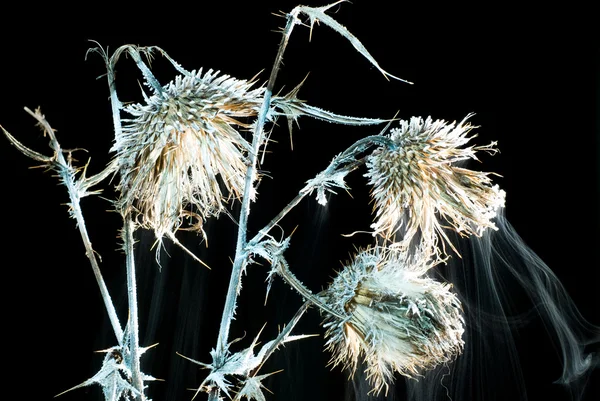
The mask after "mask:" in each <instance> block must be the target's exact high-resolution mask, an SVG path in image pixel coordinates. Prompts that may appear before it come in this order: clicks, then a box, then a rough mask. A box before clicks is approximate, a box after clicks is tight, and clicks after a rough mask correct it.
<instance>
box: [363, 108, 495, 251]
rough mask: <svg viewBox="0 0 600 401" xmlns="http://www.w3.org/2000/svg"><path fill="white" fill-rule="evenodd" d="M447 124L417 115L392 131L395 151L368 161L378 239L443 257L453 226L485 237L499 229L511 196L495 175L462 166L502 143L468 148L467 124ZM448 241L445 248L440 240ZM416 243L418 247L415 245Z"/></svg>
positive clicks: (383, 151)
mask: <svg viewBox="0 0 600 401" xmlns="http://www.w3.org/2000/svg"><path fill="white" fill-rule="evenodd" d="M469 117H470V116H467V117H466V118H465V119H464V120H463V121H461V122H460V123H458V124H456V123H446V122H445V121H443V120H436V121H432V119H431V118H430V117H428V118H427V119H426V120H423V119H422V118H420V117H412V118H411V120H410V121H401V122H400V127H398V128H394V129H392V130H391V131H390V132H389V134H388V135H389V137H390V139H392V141H393V142H394V143H395V144H396V146H395V147H393V148H390V147H380V148H377V149H376V150H375V151H374V152H373V153H372V154H371V155H370V156H369V157H368V159H367V168H368V172H367V174H366V177H368V178H369V184H370V185H372V190H371V195H372V198H373V201H374V209H375V213H376V218H377V220H376V221H375V222H374V223H373V224H372V225H371V228H373V230H374V235H381V236H383V237H385V238H388V239H391V238H392V237H394V236H397V237H398V236H399V237H400V238H399V240H398V239H396V242H397V245H399V246H402V247H404V248H405V249H406V248H408V246H409V245H411V241H413V239H415V238H416V239H418V241H420V244H418V245H420V246H421V247H422V248H424V249H427V250H429V252H430V253H431V254H434V255H438V256H439V253H440V249H442V250H443V249H444V246H445V244H448V245H450V246H451V247H452V244H451V243H450V241H449V240H448V238H447V236H446V234H445V233H444V228H451V229H453V230H454V231H456V232H457V233H459V234H461V235H465V236H467V235H477V236H481V235H482V233H483V231H484V230H485V229H487V228H492V229H496V226H495V225H494V223H493V221H492V219H493V218H494V217H495V216H496V213H497V211H498V208H501V207H503V206H504V198H505V192H504V191H502V190H501V189H500V188H499V187H498V186H497V185H492V181H491V179H490V173H485V172H479V171H474V170H469V169H466V168H463V167H459V166H458V165H457V163H458V162H461V161H464V160H468V159H474V160H477V157H476V152H477V151H485V152H488V153H491V154H494V153H496V152H497V149H496V147H495V145H496V143H495V142H492V143H491V144H489V145H486V146H468V147H463V146H465V145H466V144H467V143H468V142H469V141H470V140H471V139H472V138H473V136H467V134H468V133H469V132H470V131H471V129H472V128H473V127H472V126H471V125H470V124H469V123H467V122H466V120H467V119H468V118H469ZM439 237H441V238H442V241H443V243H442V244H441V247H440V246H438V239H439ZM413 245H414V244H413Z"/></svg>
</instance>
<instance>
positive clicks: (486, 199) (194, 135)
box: [2, 3, 505, 401]
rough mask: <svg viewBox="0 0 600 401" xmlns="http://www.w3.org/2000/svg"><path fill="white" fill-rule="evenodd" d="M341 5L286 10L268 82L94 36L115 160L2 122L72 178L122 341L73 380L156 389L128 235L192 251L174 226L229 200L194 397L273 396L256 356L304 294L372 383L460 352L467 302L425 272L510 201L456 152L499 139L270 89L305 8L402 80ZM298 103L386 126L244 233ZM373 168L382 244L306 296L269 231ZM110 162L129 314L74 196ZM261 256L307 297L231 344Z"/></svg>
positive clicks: (346, 362) (193, 222)
mask: <svg viewBox="0 0 600 401" xmlns="http://www.w3.org/2000/svg"><path fill="white" fill-rule="evenodd" d="M336 4H338V3H335V4H332V5H328V6H325V7H305V6H298V7H296V8H294V9H293V10H292V11H291V12H290V13H288V14H287V15H286V16H285V17H286V20H287V25H286V26H285V28H284V29H283V31H282V34H283V37H282V41H281V45H280V47H279V50H278V53H277V56H276V59H275V62H274V64H273V67H272V70H271V73H270V76H269V80H268V82H267V84H266V86H260V85H258V84H257V79H256V78H253V79H250V80H244V79H237V78H233V77H230V76H228V75H226V74H222V73H220V72H218V71H214V70H210V69H209V70H202V69H199V70H195V71H187V70H185V69H184V68H183V67H182V66H181V65H179V64H178V63H177V62H175V61H174V60H173V59H171V58H170V57H169V55H168V54H167V53H166V52H165V51H164V50H162V49H160V48H158V47H139V46H134V45H126V46H122V47H120V48H118V49H117V50H116V51H115V52H113V53H112V54H109V53H108V51H107V50H106V49H102V48H101V47H97V48H95V49H92V51H94V52H97V53H98V54H100V55H101V56H102V57H103V59H104V62H105V64H106V69H107V74H106V77H107V80H108V85H109V90H110V99H111V106H112V112H113V122H114V135H115V136H114V145H113V147H112V149H111V152H112V153H113V160H112V161H111V162H110V164H109V165H108V166H107V167H106V168H105V169H104V170H103V171H102V172H101V173H99V174H97V175H94V176H91V177H87V176H86V169H85V168H82V167H77V166H74V165H73V161H72V159H71V158H70V157H69V155H70V154H69V152H68V151H65V150H64V149H62V148H61V146H60V144H59V142H58V140H57V138H56V136H55V134H54V131H53V129H52V127H51V126H50V124H49V123H48V122H47V120H46V119H45V117H44V116H43V115H42V114H41V112H40V111H39V110H38V111H36V112H31V111H29V110H28V112H29V113H30V114H32V116H33V117H34V118H35V119H36V120H37V122H38V123H39V124H40V125H41V126H42V127H43V130H44V132H45V134H46V135H48V136H49V137H50V147H51V150H52V154H51V155H50V156H46V155H44V154H42V153H38V152H36V151H34V150H31V149H29V148H28V147H26V146H24V145H23V144H22V143H21V142H19V141H18V140H17V139H16V138H15V137H14V136H12V135H11V134H10V133H9V132H8V131H7V130H5V129H4V128H2V129H3V132H4V134H5V135H6V137H7V138H8V140H9V141H10V143H12V144H13V145H14V146H15V147H16V148H17V149H18V150H19V151H21V152H22V153H24V154H25V155H26V156H28V157H30V158H32V159H34V160H36V161H37V162H40V163H43V164H44V165H45V166H46V167H48V168H50V169H52V170H54V171H55V172H56V173H57V175H58V176H59V178H60V180H61V183H62V184H63V185H65V186H66V188H67V190H68V193H69V196H70V204H69V206H70V212H71V216H72V217H73V218H75V219H76V221H77V226H78V228H79V230H80V233H81V236H82V240H83V242H84V244H85V246H86V250H87V255H88V258H89V260H90V263H91V265H92V268H93V270H94V274H95V277H96V279H97V282H98V285H99V288H100V291H101V294H102V297H103V300H104V303H105V306H106V309H107V313H108V314H109V318H110V322H111V325H112V327H113V330H114V333H115V337H116V342H117V345H115V346H114V347H111V348H109V349H107V350H105V353H106V356H105V358H104V362H103V364H102V368H101V369H100V371H99V372H98V373H96V374H95V375H93V376H92V377H91V378H90V379H88V380H86V381H84V382H83V383H81V384H80V385H78V386H75V387H73V389H76V388H80V387H84V386H88V385H91V384H98V385H100V386H101V387H102V390H103V394H104V397H105V399H106V400H107V401H108V400H111V401H117V400H121V399H125V400H145V399H147V396H146V388H147V385H146V383H147V382H148V381H152V380H154V379H153V378H152V377H151V376H150V375H147V374H145V373H143V372H142V370H141V366H140V356H141V354H142V353H144V352H145V351H146V350H147V348H144V347H141V346H140V344H139V339H138V326H139V322H138V312H137V298H136V297H137V295H136V275H135V270H136V266H135V259H134V252H133V249H134V232H135V231H136V230H137V229H140V228H146V229H150V230H152V231H153V232H154V234H155V236H156V238H157V239H158V240H162V238H163V237H165V236H167V237H169V238H171V239H172V240H173V241H175V242H176V243H177V244H178V245H179V246H181V247H182V248H183V249H184V250H185V251H186V252H188V253H189V254H192V255H193V253H192V252H190V251H189V250H187V249H185V247H184V246H183V245H182V244H180V243H179V242H178V241H177V239H176V237H175V233H176V232H177V231H178V230H182V229H186V230H193V231H196V232H198V233H201V234H202V235H203V236H204V237H205V239H207V235H206V233H205V232H204V230H203V225H204V223H205V221H206V220H207V219H209V218H212V217H216V216H219V215H220V214H222V213H230V212H229V205H230V203H231V202H230V201H232V200H234V201H236V202H239V203H240V206H241V207H240V213H239V216H237V224H238V237H237V243H236V254H235V258H234V260H233V267H232V272H231V279H230V282H229V287H228V290H227V292H226V294H225V296H226V300H225V306H224V310H223V313H222V318H221V325H220V330H219V336H218V338H217V341H216V345H215V347H214V349H213V350H212V352H211V357H212V361H211V362H200V361H198V360H195V359H192V358H190V357H189V356H183V355H182V357H183V358H185V359H186V360H187V361H188V362H190V363H194V364H197V365H200V366H201V367H202V368H206V369H207V370H208V371H209V373H208V374H207V376H206V378H205V379H204V380H203V381H202V382H201V383H199V384H198V386H197V388H196V389H195V395H194V397H195V396H197V395H198V394H200V393H202V392H204V393H207V394H208V398H209V400H212V401H217V400H220V399H223V397H224V396H226V397H228V398H231V399H234V400H240V399H242V398H246V399H248V400H259V401H261V400H265V399H266V398H265V395H264V394H263V390H264V386H263V384H262V382H261V381H262V380H263V379H265V378H266V377H268V376H269V375H271V374H272V373H274V372H263V371H262V370H261V369H262V367H263V366H264V363H265V361H266V360H267V359H268V358H269V357H270V356H271V355H272V354H273V353H274V352H275V351H276V350H277V349H278V348H279V347H280V346H281V345H282V344H284V343H286V342H289V341H295V340H300V339H303V338H305V337H307V336H305V335H292V334H291V332H292V330H293V329H294V326H295V325H296V323H297V322H298V321H299V320H300V318H301V317H302V316H303V314H304V313H305V311H306V310H307V309H308V308H309V307H314V308H316V309H318V310H319V311H320V312H321V313H322V315H323V327H324V329H325V336H326V342H325V344H324V346H325V348H326V349H327V350H328V351H330V352H331V354H332V356H331V364H332V365H334V366H336V365H342V366H343V367H344V368H345V369H347V370H348V371H349V373H350V374H351V375H353V374H354V373H355V372H356V370H357V367H358V366H359V365H361V364H362V363H364V365H365V366H366V368H365V369H366V370H365V373H366V376H367V379H368V381H369V383H370V385H371V388H372V393H373V394H379V393H381V392H382V391H383V390H384V389H385V391H386V392H387V390H388V388H389V386H390V385H391V384H392V383H393V381H394V378H395V375H396V373H399V374H401V375H404V376H408V377H411V378H415V377H419V376H422V375H425V374H426V372H427V370H429V369H433V368H435V367H436V366H439V365H440V364H446V363H449V362H451V361H452V360H454V359H455V358H459V357H460V356H459V355H460V353H461V351H462V350H463V346H464V339H463V333H464V331H465V319H464V316H463V308H462V302H461V299H460V297H459V295H457V294H456V293H455V292H454V291H453V289H452V285H451V284H450V283H445V282H441V281H439V279H435V278H433V275H431V274H430V273H431V271H434V270H435V269H436V267H437V266H438V265H439V264H440V263H443V262H444V261H445V260H447V258H448V256H450V254H451V252H447V251H446V246H449V247H450V248H451V249H452V250H453V251H454V252H455V253H457V252H456V249H455V246H454V245H453V244H452V241H451V239H450V237H449V236H448V235H447V233H448V232H455V233H457V234H459V235H463V236H467V237H468V236H475V237H480V236H482V235H483V234H484V232H486V231H487V230H490V229H491V230H495V229H497V226H496V224H495V219H496V218H497V217H498V216H499V213H500V211H501V209H502V207H503V206H504V200H505V194H504V191H502V190H501V189H500V188H499V187H498V185H496V184H494V183H493V181H492V175H493V174H492V173H487V172H480V171H476V170H470V169H468V168H466V167H463V166H462V165H461V163H462V162H464V161H466V160H469V159H474V160H477V152H488V153H492V154H493V153H495V152H496V151H497V149H496V146H495V145H496V144H495V143H491V144H489V145H483V146H478V145H474V144H471V142H472V140H473V138H474V136H472V135H471V136H470V135H469V133H470V132H471V130H472V129H474V127H473V126H471V125H470V123H469V122H468V118H469V117H470V116H467V117H465V118H464V119H463V120H462V121H460V122H458V123H456V122H454V123H448V122H445V121H441V120H433V119H431V118H430V117H427V118H421V117H411V118H410V119H408V120H403V119H385V118H382V119H369V118H358V117H348V116H341V115H337V114H334V113H332V112H329V111H326V110H321V109H318V108H316V107H313V106H310V105H308V104H307V103H306V102H304V101H300V100H298V99H297V97H296V95H297V93H298V90H299V87H297V88H295V89H294V90H292V91H291V92H290V93H289V94H287V95H285V96H275V95H274V85H275V80H276V78H277V73H278V71H279V69H280V66H281V62H282V59H283V54H284V51H285V49H286V45H287V41H288V39H289V37H290V35H291V33H292V31H293V29H294V27H295V26H297V25H304V24H305V22H304V20H303V18H305V17H306V18H307V22H308V23H309V24H310V29H311V30H312V29H313V26H314V24H315V23H316V22H320V23H321V24H323V25H325V26H328V27H329V28H332V29H333V30H334V31H336V32H338V33H339V34H341V35H342V37H344V38H345V39H346V40H348V41H349V42H350V43H351V44H352V46H353V47H354V49H355V50H356V51H357V52H359V53H360V54H361V55H362V56H364V57H365V58H366V59H367V60H368V61H369V62H370V63H371V64H372V65H373V66H374V67H375V68H377V69H378V70H379V71H381V72H382V74H383V75H384V76H385V77H386V78H393V79H399V78H397V77H395V76H392V75H391V74H389V73H387V72H386V71H385V70H383V69H382V68H381V67H380V66H379V64H378V63H377V62H376V61H375V59H374V58H373V57H372V56H371V54H370V53H369V52H368V51H367V50H366V49H365V47H364V46H363V45H362V44H361V42H360V41H359V40H358V39H357V38H356V37H355V36H354V35H352V34H351V33H350V32H349V31H348V30H347V29H346V28H345V27H344V26H342V25H341V24H340V23H338V22H337V21H336V20H335V19H334V18H333V17H331V16H330V15H329V14H327V12H328V11H329V9H330V8H331V7H332V6H333V5H336ZM156 53H158V54H160V55H162V56H163V57H165V58H166V59H167V60H168V61H170V62H171V63H172V65H173V67H174V68H175V69H176V71H177V72H178V75H177V76H176V77H175V78H174V79H173V80H172V81H171V82H169V83H167V84H166V85H162V84H160V83H159V82H158V80H157V79H156V77H155V76H154V75H153V73H152V70H151V69H150V67H148V65H147V63H146V62H145V61H144V60H145V59H147V58H150V57H151V56H152V55H153V54H156ZM124 54H127V55H129V56H130V57H131V59H132V60H133V61H134V62H135V63H136V64H137V66H138V68H139V69H140V71H141V73H142V74H143V76H144V85H145V87H146V90H148V91H149V93H148V94H144V102H143V103H138V104H129V105H124V103H123V102H121V100H120V98H119V96H118V94H117V91H116V86H115V80H116V78H115V66H116V64H117V62H118V61H119V59H120V58H121V56H123V55H124ZM300 116H310V117H313V118H317V119H320V120H325V121H329V122H332V123H339V124H352V125H376V124H382V123H387V126H385V127H384V128H383V129H381V128H379V130H380V132H379V134H376V135H371V136H367V137H365V138H363V139H361V140H359V141H357V142H356V143H354V144H353V145H351V146H350V147H348V148H347V149H346V150H343V151H342V152H341V153H339V154H338V155H337V156H335V157H334V158H333V160H332V161H331V163H330V164H329V165H328V166H327V167H326V168H325V169H324V170H323V171H322V172H321V173H319V174H317V175H316V176H315V177H314V178H312V179H309V180H308V181H306V185H305V187H304V188H301V189H300V190H299V192H298V195H297V196H296V197H295V198H294V199H292V200H291V201H290V202H289V204H288V205H287V206H286V207H285V208H284V209H283V210H281V211H280V212H279V213H278V214H276V215H275V216H274V217H273V219H272V220H271V222H270V223H269V224H268V225H267V226H266V227H264V228H262V229H261V230H258V231H257V232H256V233H255V235H254V236H253V237H248V227H247V219H248V215H249V214H250V209H251V208H250V205H251V202H254V201H258V196H257V191H256V187H257V183H258V182H259V181H260V179H261V177H260V174H259V173H258V166H259V157H260V155H261V154H264V152H265V148H266V146H267V145H268V144H269V140H268V137H269V136H268V134H269V130H271V129H273V125H274V123H275V122H276V120H277V119H278V118H281V117H283V118H286V119H287V120H288V121H289V123H290V129H291V123H292V122H293V121H295V120H297V119H298V118H299V117H300ZM248 137H250V138H251V139H250V140H248V139H246V138H248ZM65 155H66V156H67V157H65ZM266 157H268V155H267V156H266ZM365 165H366V173H365V175H366V177H367V178H368V184H369V185H370V186H371V193H372V199H373V206H374V214H375V216H374V218H375V221H374V222H373V224H372V225H371V228H372V232H371V234H372V236H373V237H374V243H373V244H372V246H370V247H367V248H366V249H362V250H359V251H357V253H356V255H354V257H353V258H352V260H351V261H349V262H347V263H345V264H344V265H343V266H342V268H341V270H340V271H339V273H338V274H337V276H336V277H335V278H334V279H333V281H332V282H331V284H330V285H329V286H328V287H327V288H326V289H325V290H323V291H321V292H320V293H313V292H312V291H311V290H310V289H308V288H307V287H306V286H305V285H304V284H303V283H301V282H300V281H299V280H298V279H297V278H296V276H295V275H294V274H293V273H292V269H291V267H290V264H289V262H288V261H287V259H286V257H285V251H286V250H287V249H288V248H289V247H290V238H289V237H288V238H286V239H284V240H276V239H275V238H274V236H273V234H272V229H273V228H274V227H276V226H277V225H278V223H279V222H280V221H281V220H282V219H283V218H284V217H285V216H286V215H287V214H288V213H289V212H290V211H291V210H292V209H293V208H294V207H295V206H296V205H298V204H299V203H300V201H302V200H303V199H304V198H305V197H307V195H310V194H315V193H316V198H317V201H318V202H319V203H320V204H323V205H324V204H326V203H327V196H326V193H333V192H334V189H335V188H342V189H345V190H349V188H348V186H347V185H346V183H345V179H346V176H347V175H348V174H350V173H352V172H354V171H355V170H358V169H359V168H361V167H363V166H365ZM115 175H116V176H118V181H117V184H116V188H117V190H118V198H117V199H115V200H114V203H113V205H114V209H115V210H116V211H117V212H118V213H119V214H120V215H121V216H122V218H123V230H122V239H123V249H124V251H125V256H126V262H127V263H126V265H127V287H128V289H129V291H128V310H129V314H128V317H127V319H126V320H125V321H121V320H120V319H119V317H118V316H117V314H116V312H115V309H114V306H113V304H112V300H111V297H110V295H109V293H108V289H107V288H106V285H105V284H104V281H103V279H102V274H101V272H100V268H99V265H98V261H97V257H96V255H95V253H94V251H93V249H92V247H91V242H90V241H89V238H88V235H87V229H86V225H85V221H84V220H83V214H82V212H81V209H80V206H79V202H80V200H81V198H83V197H85V196H89V195H94V194H96V193H97V191H98V189H97V186H98V185H99V184H100V183H101V182H102V181H104V180H105V179H107V178H108V177H112V176H115ZM159 249H160V247H159ZM194 257H195V258H196V259H197V260H199V261H200V259H199V258H198V257H197V256H194ZM258 258H261V259H264V260H266V261H267V262H268V264H269V265H270V271H269V275H268V281H269V284H268V288H267V291H268V289H269V288H270V285H271V282H272V280H274V279H275V277H280V278H281V279H282V280H284V281H285V282H287V283H288V284H289V285H290V286H291V287H292V288H293V289H294V290H296V291H297V292H298V293H299V294H300V295H301V296H302V297H303V299H304V300H305V304H304V305H303V306H302V307H301V308H300V310H298V312H297V313H296V315H295V316H293V317H292V318H291V320H290V321H289V323H288V324H287V325H286V326H285V327H284V328H283V329H282V330H281V331H280V333H279V335H278V336H277V337H276V338H274V339H272V340H270V341H267V342H266V343H264V345H262V346H261V347H260V348H259V349H258V348H257V347H258V343H259V342H258V336H259V334H260V333H258V334H257V335H256V337H255V338H256V339H255V341H254V342H253V343H252V345H251V346H250V347H248V348H246V349H242V350H236V349H235V346H234V345H233V344H234V343H235V341H231V340H230V338H229V337H230V335H229V334H230V326H231V323H232V320H233V317H234V313H235V307H236V302H237V296H238V295H239V292H240V289H241V280H242V273H243V272H244V271H245V270H246V269H247V267H248V266H249V265H251V264H252V263H254V262H255V259H258ZM123 323H124V324H123ZM255 348H257V349H256V350H255ZM67 391H70V390H67Z"/></svg>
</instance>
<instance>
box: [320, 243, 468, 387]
mask: <svg viewBox="0 0 600 401" xmlns="http://www.w3.org/2000/svg"><path fill="white" fill-rule="evenodd" d="M421 260H422V259H421ZM414 263H427V262H417V259H413V258H408V257H406V255H405V254H403V253H398V252H383V251H381V249H374V250H369V249H367V250H365V251H361V252H359V253H358V254H357V255H356V256H355V258H354V260H353V261H352V262H351V263H349V264H348V265H347V266H345V267H344V268H343V270H342V271H341V272H340V273H339V274H338V276H337V277H336V278H335V279H334V280H333V282H332V284H331V285H330V287H329V288H328V289H327V290H326V291H325V295H324V296H325V299H326V301H327V303H328V304H329V305H331V306H332V308H333V309H334V310H335V311H337V312H339V313H340V314H341V315H345V316H346V318H345V319H340V318H339V317H336V316H333V315H330V314H327V315H326V317H325V319H324V324H323V326H324V327H325V328H326V333H325V336H326V338H327V343H326V346H327V349H328V350H330V351H331V352H332V353H333V356H332V358H331V364H332V365H334V366H336V365H338V364H341V365H343V366H344V368H347V369H349V370H350V371H351V372H352V373H354V372H355V371H356V368H357V364H358V360H359V357H360V356H362V357H363V359H364V362H365V364H366V369H365V372H366V373H367V378H368V380H369V382H370V383H371V385H372V387H373V389H372V392H373V393H376V394H378V393H379V392H380V391H381V390H382V388H384V387H385V388H386V392H387V388H388V385H389V383H390V382H392V381H393V378H394V377H393V376H394V372H398V373H400V374H402V375H404V376H408V377H414V376H417V375H419V374H420V372H421V371H422V370H424V369H430V368H433V367H435V366H437V365H438V364H440V363H444V362H447V361H449V360H451V359H452V358H453V357H454V356H456V355H458V354H459V353H460V352H461V351H462V348H463V340H462V333H463V331H464V328H463V318H462V315H461V311H462V307H461V304H460V302H459V300H458V298H457V297H456V295H454V294H453V293H452V292H451V291H450V287H451V285H450V284H442V283H439V282H437V281H435V280H433V279H431V278H429V277H426V276H424V275H423V274H422V273H420V272H422V271H423V270H427V269H424V268H422V267H419V266H410V264H414Z"/></svg>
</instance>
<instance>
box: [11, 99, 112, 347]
mask: <svg viewBox="0 0 600 401" xmlns="http://www.w3.org/2000/svg"><path fill="white" fill-rule="evenodd" d="M25 111H26V112H27V113H29V114H30V115H31V116H33V117H34V118H35V119H36V120H37V121H38V123H39V124H40V125H41V126H42V127H43V129H44V132H45V133H47V134H48V136H49V137H50V148H51V149H52V150H53V151H54V156H53V157H51V158H49V157H46V156H43V155H41V154H39V153H37V152H35V151H32V150H31V149H29V148H27V147H25V146H24V145H22V144H21V143H20V142H19V141H17V140H16V139H15V138H14V137H13V136H12V135H10V134H9V133H8V132H7V131H6V130H4V128H2V130H3V131H4V134H5V135H6V137H7V138H8V139H9V141H10V142H11V143H12V144H13V145H14V146H15V147H17V148H18V149H19V150H20V151H21V152H22V153H23V154H25V155H26V156H28V157H31V158H33V159H35V160H38V161H43V162H44V163H49V164H54V165H55V168H56V170H57V171H58V172H59V174H60V178H61V181H62V183H63V185H64V186H65V187H67V193H68V194H69V200H70V204H69V206H70V214H71V216H72V217H73V218H74V219H75V221H76V223H77V224H76V226H77V228H78V229H79V234H80V236H81V241H82V242H83V246H84V247H85V255H86V256H87V258H88V260H89V261H90V265H91V266H92V271H93V273H94V277H95V278H96V283H98V287H99V289H100V295H101V296H102V300H103V301H104V307H105V308H106V312H107V313H108V318H109V320H110V324H111V326H112V328H113V331H114V333H115V337H116V338H117V341H118V343H119V345H120V346H123V329H122V328H121V324H120V323H119V318H118V317H117V312H116V311H115V307H114V305H113V303H112V298H111V297H110V294H109V292H108V288H107V287H106V283H105V282H104V278H103V277H102V273H101V272H100V266H99V264H98V259H97V257H96V253H95V251H94V249H93V247H92V242H91V241H90V237H89V235H88V232H87V229H86V225H85V219H84V218H83V213H82V211H81V206H80V200H81V192H80V190H81V188H80V187H79V186H78V184H81V182H78V183H76V182H75V179H74V177H75V173H76V171H75V169H74V168H73V167H72V166H71V165H70V164H69V163H67V161H66V160H65V157H64V155H63V150H62V149H61V146H60V144H59V143H58V140H57V139H56V136H55V135H54V130H53V129H52V127H51V126H50V124H49V123H48V122H47V121H46V119H45V118H44V116H43V115H42V114H41V113H40V112H39V110H37V111H36V112H35V113H34V112H32V111H31V110H30V109H28V108H27V107H26V108H25ZM97 177H100V178H102V177H105V173H100V174H98V175H97V176H96V177H91V178H92V180H90V181H93V182H96V181H98V179H97ZM86 184H89V182H86Z"/></svg>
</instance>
